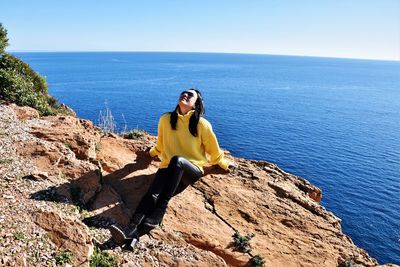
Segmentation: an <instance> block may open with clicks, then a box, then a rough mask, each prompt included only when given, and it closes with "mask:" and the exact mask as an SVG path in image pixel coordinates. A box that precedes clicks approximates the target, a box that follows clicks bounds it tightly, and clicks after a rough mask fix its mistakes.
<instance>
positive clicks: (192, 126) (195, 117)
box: [169, 88, 205, 136]
mask: <svg viewBox="0 0 400 267" xmlns="http://www.w3.org/2000/svg"><path fill="white" fill-rule="evenodd" d="M188 90H194V91H195V92H196V94H197V100H196V103H195V105H194V113H193V114H192V116H191V117H190V120H189V131H190V133H191V134H192V135H193V136H197V124H198V123H199V120H200V117H201V116H203V115H204V114H205V108H204V101H203V96H202V95H201V93H200V91H199V90H197V89H193V88H190V89H188ZM178 112H179V105H176V107H175V109H174V111H172V112H171V118H170V121H169V122H170V123H171V127H172V129H174V130H176V123H177V122H178Z"/></svg>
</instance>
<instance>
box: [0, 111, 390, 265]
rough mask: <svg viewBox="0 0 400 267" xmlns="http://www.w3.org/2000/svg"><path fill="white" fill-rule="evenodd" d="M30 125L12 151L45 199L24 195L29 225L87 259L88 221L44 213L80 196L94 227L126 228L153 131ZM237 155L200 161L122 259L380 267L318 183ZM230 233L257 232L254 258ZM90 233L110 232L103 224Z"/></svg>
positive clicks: (145, 174)
mask: <svg viewBox="0 0 400 267" xmlns="http://www.w3.org/2000/svg"><path fill="white" fill-rule="evenodd" d="M0 115H1V114H0ZM11 121H12V120H11ZM29 123H30V124H29V125H30V127H31V128H30V130H29V132H27V133H26V135H29V138H24V139H21V140H22V141H19V142H17V143H15V146H16V148H15V153H16V154H17V155H18V156H19V157H20V158H21V159H23V161H26V162H29V163H30V164H32V165H33V166H34V167H35V168H32V169H36V170H38V173H36V174H33V173H32V172H31V173H28V174H29V175H28V176H25V178H28V179H33V180H35V181H37V182H35V183H32V182H31V181H27V180H25V179H23V180H24V181H25V182H26V183H30V184H34V185H41V186H43V187H46V186H47V187H48V188H47V189H45V190H39V191H38V192H37V196H39V195H40V194H48V195H49V196H50V197H48V198H40V197H37V198H35V197H32V198H31V199H30V201H33V203H34V204H35V205H40V206H42V207H44V208H45V209H41V211H39V212H36V213H34V216H33V217H34V221H35V223H36V224H37V225H40V226H41V227H42V228H43V229H45V230H46V231H48V232H49V236H50V238H51V240H52V241H53V242H54V243H55V244H56V245H57V246H58V247H59V248H62V249H69V250H71V251H73V253H74V255H76V257H74V263H73V266H77V265H80V264H83V265H87V263H88V259H89V256H90V254H91V252H92V249H93V244H92V242H91V237H90V236H89V233H88V229H87V227H86V226H85V225H84V224H83V223H81V222H80V221H79V220H77V219H72V218H69V217H63V216H61V215H60V214H59V213H58V212H52V211H43V210H54V209H55V207H58V206H59V203H58V202H66V203H73V202H79V204H86V207H85V208H88V209H90V216H92V217H93V218H101V219H104V220H105V222H106V223H105V224H104V226H101V227H105V226H106V225H109V223H115V222H117V223H120V224H122V225H127V224H128V223H129V219H130V218H131V215H132V213H133V212H134V211H135V209H136V206H137V205H138V203H139V201H140V200H141V198H142V196H143V195H144V194H145V192H146V191H147V190H148V188H149V186H150V185H151V183H152V181H153V179H154V174H155V172H156V171H157V165H158V162H157V161H152V159H151V158H150V157H149V156H148V154H147V153H146V152H144V151H145V149H146V148H147V147H148V146H150V145H151V144H154V142H155V137H153V136H150V135H148V134H146V135H144V136H142V137H141V138H140V139H138V140H126V139H122V138H121V137H119V136H118V135H115V134H109V135H104V134H102V133H101V132H100V131H99V130H98V129H97V127H95V126H93V124H92V123H91V122H89V121H87V120H80V119H78V118H74V117H72V116H49V117H43V118H39V119H37V120H31V121H29ZM4 136H5V135H4ZM0 137H2V136H1V135H0ZM227 156H228V157H231V156H229V155H228V154H227ZM234 160H235V162H236V163H237V165H238V166H237V169H236V170H234V171H232V172H231V173H227V172H225V171H223V170H221V169H220V168H218V167H210V166H207V167H206V168H205V175H204V177H202V178H201V179H200V180H199V181H197V182H196V183H195V184H194V185H192V186H189V187H188V188H187V189H186V190H185V191H183V192H182V193H180V194H178V195H177V196H175V197H174V198H173V199H172V200H171V202H170V205H169V207H168V209H167V213H166V215H165V217H164V220H163V229H162V230H161V229H160V228H157V229H154V230H153V231H152V232H151V235H148V236H144V237H142V238H141V241H140V242H139V245H138V248H137V250H135V253H122V252H121V251H120V250H118V249H115V250H114V253H115V254H116V255H118V257H120V259H121V261H120V263H121V264H122V265H123V266H140V265H141V266H168V265H175V266H178V265H179V266H228V265H229V266H249V264H250V263H249V262H250V260H251V257H252V256H251V255H260V256H261V257H263V259H264V260H265V266H337V265H338V264H339V263H341V262H344V261H345V260H346V259H349V258H351V259H353V260H354V262H355V263H356V264H359V265H361V266H376V265H377V264H378V263H377V262H376V260H375V259H373V258H371V257H370V256H369V255H368V254H367V253H366V252H365V251H364V250H362V249H360V248H358V247H357V246H356V245H354V244H353V242H352V241H351V239H350V238H349V237H348V236H346V235H345V234H343V232H342V229H341V225H340V224H341V220H340V218H338V217H336V216H335V215H334V214H333V213H331V212H329V211H327V210H326V209H325V208H324V207H323V206H321V205H320V203H319V202H320V200H321V197H322V192H321V190H320V189H319V188H317V187H315V186H314V185H312V184H310V183H309V182H308V181H306V180H305V179H303V178H301V177H298V176H295V175H291V174H289V173H286V172H284V171H283V170H281V169H280V168H279V167H278V166H276V165H275V164H272V163H268V162H263V161H251V160H245V159H240V158H235V159H234ZM0 167H1V166H0ZM99 168H100V169H99ZM46 177H47V178H46ZM11 181H12V179H11ZM14 187H15V185H12V186H9V187H7V188H14ZM2 188H3V187H2ZM4 188H6V187H4ZM50 189H51V190H50ZM55 192H56V193H55ZM2 195H9V194H8V193H7V194H6V193H2V194H1V196H2ZM53 195H58V196H59V197H53ZM60 196H61V197H60ZM13 197H15V198H14V199H6V198H3V197H0V204H1V205H0V209H1V207H6V206H7V203H6V201H8V202H12V201H15V200H18V201H26V200H27V199H24V198H23V197H22V196H21V195H18V196H17V195H16V196H14V195H13ZM44 199H45V200H47V201H40V200H44ZM71 200H73V201H71ZM35 201H37V202H35ZM39 201H40V202H39ZM51 201H53V202H51ZM61 205H63V204H61ZM69 205H70V204H68V206H69ZM49 207H53V208H49ZM31 210H37V208H31ZM77 216H79V214H78V215H77ZM85 221H86V220H85ZM101 225H102V224H101ZM235 232H239V233H240V234H241V235H243V236H244V235H251V234H255V236H254V237H253V238H252V239H251V240H250V246H251V249H252V251H251V255H250V254H248V253H242V252H240V251H238V249H237V248H236V247H235V243H234V240H233V237H232V236H233V234H234V233H235ZM96 233H97V234H99V233H101V234H100V236H103V237H105V238H108V237H109V233H108V231H107V230H106V229H104V228H100V229H97V230H96ZM7 240H12V235H11V236H9V237H7ZM96 240H98V239H97V236H96ZM7 242H8V241H7ZM10 260H12V259H8V258H4V257H3V259H2V261H3V262H4V261H10ZM28 263H29V262H28ZM44 265H46V264H44ZM388 266H390V265H388Z"/></svg>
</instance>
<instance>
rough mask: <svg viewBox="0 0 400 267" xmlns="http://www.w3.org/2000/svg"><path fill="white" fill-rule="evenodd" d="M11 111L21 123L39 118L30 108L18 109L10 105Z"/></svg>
mask: <svg viewBox="0 0 400 267" xmlns="http://www.w3.org/2000/svg"><path fill="white" fill-rule="evenodd" d="M10 106H11V107H12V109H13V110H14V111H15V114H16V116H17V118H18V119H19V120H21V121H25V120H29V119H35V118H39V112H38V111H37V110H36V109H34V108H31V107H27V106H25V107H20V106H17V105H15V104H11V105H10Z"/></svg>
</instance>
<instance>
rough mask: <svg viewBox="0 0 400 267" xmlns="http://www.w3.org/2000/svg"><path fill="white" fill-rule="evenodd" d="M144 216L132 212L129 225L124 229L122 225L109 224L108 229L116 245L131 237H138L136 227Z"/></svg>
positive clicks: (122, 243)
mask: <svg viewBox="0 0 400 267" xmlns="http://www.w3.org/2000/svg"><path fill="white" fill-rule="evenodd" d="M144 218H145V215H144V214H142V213H137V214H134V215H133V217H132V220H131V223H130V224H129V226H128V227H127V229H126V230H125V231H124V230H123V229H122V227H120V226H118V225H116V224H113V225H111V227H110V229H109V230H110V233H111V238H112V240H113V241H114V242H115V243H116V244H117V245H119V246H122V245H124V244H126V243H127V241H128V240H131V239H132V238H137V237H138V233H137V228H138V226H139V225H140V224H141V223H142V221H143V220H144Z"/></svg>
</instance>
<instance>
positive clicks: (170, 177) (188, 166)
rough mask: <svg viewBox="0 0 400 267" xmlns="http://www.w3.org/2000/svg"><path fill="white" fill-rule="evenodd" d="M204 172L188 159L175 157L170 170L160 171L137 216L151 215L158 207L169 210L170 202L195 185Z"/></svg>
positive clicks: (142, 201) (141, 203)
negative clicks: (191, 185)
mask: <svg viewBox="0 0 400 267" xmlns="http://www.w3.org/2000/svg"><path fill="white" fill-rule="evenodd" d="M202 175H203V173H202V171H201V170H200V169H199V167H197V166H196V165H194V164H193V163H191V162H190V161H188V160H187V159H185V158H183V157H180V156H174V157H172V159H171V161H170V162H169V165H168V168H163V169H158V171H157V173H156V175H155V178H154V181H153V183H152V184H151V186H150V188H149V190H148V191H147V193H146V194H145V195H144V197H143V198H142V200H141V201H140V203H139V205H138V207H137V208H136V211H135V214H137V213H141V214H145V215H149V214H150V213H151V212H152V211H153V210H154V209H155V208H156V207H159V208H167V206H168V202H169V200H170V199H171V198H172V197H173V196H175V195H177V194H179V193H181V192H182V191H183V190H185V189H186V187H188V186H189V185H190V184H194V183H195V182H196V181H197V180H198V179H200V177H201V176H202Z"/></svg>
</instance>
